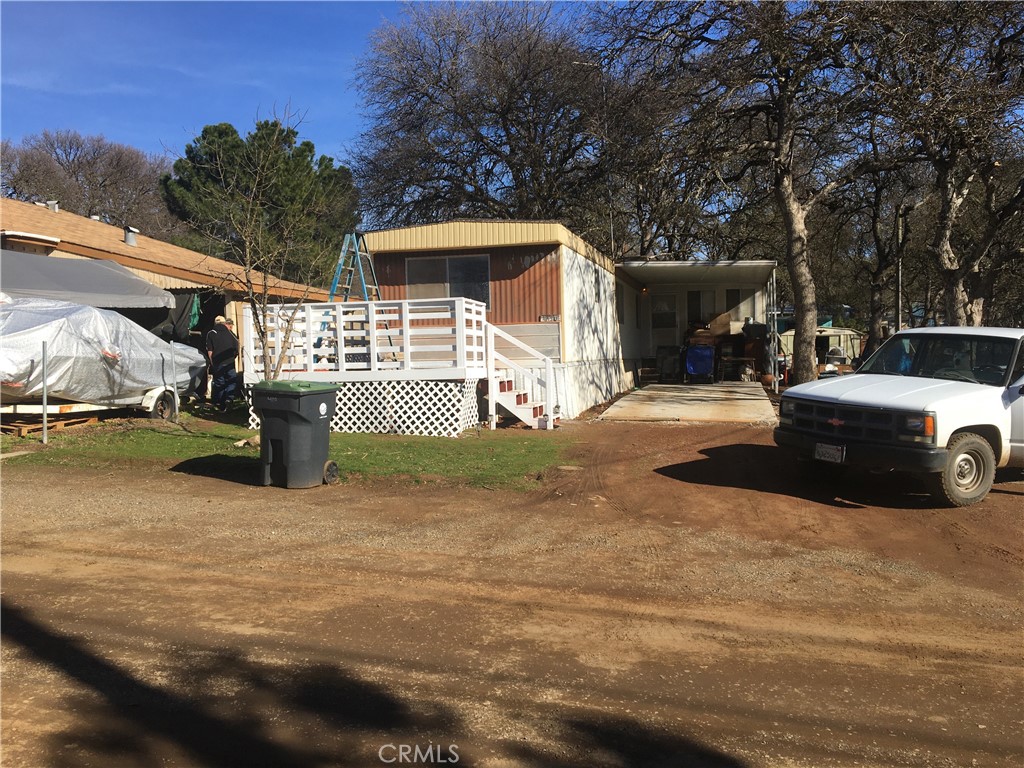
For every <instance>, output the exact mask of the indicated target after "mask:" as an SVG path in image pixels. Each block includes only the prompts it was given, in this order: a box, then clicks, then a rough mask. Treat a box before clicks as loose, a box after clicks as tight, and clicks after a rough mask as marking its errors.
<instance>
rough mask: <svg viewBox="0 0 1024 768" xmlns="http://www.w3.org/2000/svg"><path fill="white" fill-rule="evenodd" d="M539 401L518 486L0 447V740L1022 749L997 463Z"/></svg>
mask: <svg viewBox="0 0 1024 768" xmlns="http://www.w3.org/2000/svg"><path fill="white" fill-rule="evenodd" d="M563 429H564V430H566V431H567V432H568V433H569V434H570V435H571V436H572V437H575V438H576V439H577V440H578V441H579V443H578V449H577V451H576V456H575V457H574V460H575V461H576V463H578V464H579V465H580V467H581V468H579V469H571V468H568V467H566V468H562V469H560V470H558V471H557V472H554V473H552V475H551V476H550V477H547V478H546V479H545V481H544V483H543V487H542V489H541V490H539V491H536V492H534V493H530V494H511V493H504V492H496V491H490V490H487V489H466V488H452V487H445V486H441V485H430V484H421V485H411V484H399V483H391V484H387V485H383V486H370V485H340V486H334V487H323V488H319V489H314V490H308V491H288V490H284V489H277V488H261V487H256V486H253V485H249V484H247V483H246V482H239V481H238V479H232V478H224V477H210V476H204V475H203V474H202V473H201V472H200V473H199V474H195V472H196V469H195V465H194V464H193V465H192V466H191V467H190V468H189V472H192V473H191V474H190V473H186V472H184V471H181V468H178V469H177V470H176V469H175V468H173V467H153V468H152V469H151V470H150V471H144V472H139V471H138V470H132V471H127V470H126V471H113V472H111V471H99V470H91V471H75V472H74V473H67V472H63V471H61V470H58V469H35V468H27V467H18V466H17V464H16V463H14V464H10V465H7V466H5V467H4V469H3V498H2V502H3V564H2V565H3V616H2V624H0V628H2V633H3V647H2V661H3V669H2V672H3V691H2V693H3V698H2V713H0V714H2V725H3V745H2V746H3V755H2V757H3V765H4V767H5V768H14V767H16V766H32V767H35V766H105V767H109V766H140V767H141V766H153V765H170V766H235V765H238V766H261V765H265V766H309V767H312V766H374V765H376V766H382V765H402V764H413V763H415V764H419V765H428V764H432V765H452V764H457V765H464V766H491V767H495V768H497V767H499V766H528V767H538V768H539V767H541V766H544V767H547V766H551V767H553V768H585V767H586V768H590V767H592V766H625V767H630V768H640V767H646V766H672V767H673V768H675V767H683V768H690V767H691V766H693V767H697V768H739V767H740V766H748V767H752V766H807V767H808V768H812V767H813V768H827V767H828V766H878V767H879V768H881V767H882V766H885V767H890V766H928V767H929V768H935V767H942V766H1016V765H1021V764H1024V747H1022V734H1024V728H1022V723H1021V716H1022V710H1021V701H1022V694H1024V675H1022V667H1024V664H1022V661H1024V651H1022V643H1021V638H1022V629H1024V621H1022V610H1021V609H1022V600H1021V598H1022V573H1024V567H1022V566H1024V483H1022V482H1020V481H1019V480H1018V479H1017V478H1016V477H1003V478H1002V480H1001V482H1000V484H999V486H998V487H997V488H996V490H995V492H993V493H992V494H991V496H990V497H989V499H987V500H986V501H985V502H984V503H983V504H981V505H979V506H977V507H974V508H971V509H968V510H964V511H952V510H947V509H935V508H933V507H932V506H931V504H930V502H929V500H928V499H927V497H925V496H923V495H921V494H920V493H918V489H917V488H916V487H914V486H913V484H908V483H906V482H905V481H903V480H900V479H898V478H884V479H879V478H875V477H869V476H858V477H854V478H853V479H852V480H851V481H850V482H848V483H846V484H844V485H842V486H839V487H831V486H826V485H824V484H819V485H811V486H807V485H803V484H801V483H800V482H799V481H797V480H795V479H792V478H791V477H790V474H789V472H788V471H787V467H786V466H785V465H784V464H782V463H781V461H780V456H779V453H778V452H777V451H776V450H775V449H774V447H772V444H771V433H770V430H769V429H767V428H763V427H748V426H740V425H719V426H692V425H684V424H675V425H663V424H615V423H601V424H591V423H570V424H567V425H566V426H564V427H563ZM536 437H537V439H545V436H544V434H542V433H538V434H537V435H536ZM246 479H248V478H246Z"/></svg>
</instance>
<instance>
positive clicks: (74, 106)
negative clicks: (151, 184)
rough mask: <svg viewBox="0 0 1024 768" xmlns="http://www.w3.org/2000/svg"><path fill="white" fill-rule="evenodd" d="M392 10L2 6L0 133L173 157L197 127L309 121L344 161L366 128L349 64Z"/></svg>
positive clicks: (394, 15)
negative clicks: (50, 133) (94, 140)
mask: <svg viewBox="0 0 1024 768" xmlns="http://www.w3.org/2000/svg"><path fill="white" fill-rule="evenodd" d="M400 14H401V7H400V6H399V5H398V4H397V3H391V2H284V3H281V2H255V3H254V2H223V1H222V2H105V3H93V2H70V3H69V2H19V1H17V0H3V2H2V3H0V133H2V135H3V138H5V139H10V140H12V141H14V142H15V143H18V142H20V141H21V139H22V138H24V137H25V136H28V135H32V134H37V133H39V132H41V131H43V130H44V129H50V130H60V129H72V130H76V131H78V132H79V133H81V134H83V135H100V134H101V135H103V136H105V137H106V138H107V139H108V140H110V141H114V142H117V143H121V144H127V145H129V146H133V147H136V148H138V149H141V150H143V151H144V152H149V153H164V152H168V153H169V154H170V155H171V156H172V157H176V156H178V155H179V154H181V152H182V151H183V150H184V148H185V145H186V144H187V143H188V142H189V141H190V140H191V139H192V138H193V137H194V136H196V135H197V134H198V133H199V132H200V131H201V130H202V128H203V126H205V125H208V124H211V123H222V122H228V123H232V124H233V125H234V126H235V127H236V128H238V129H239V132H241V133H243V134H244V133H246V132H247V131H248V130H249V129H251V127H252V125H253V123H254V121H255V119H256V117H257V115H259V116H260V117H261V118H262V117H271V116H273V115H274V114H275V112H276V113H278V114H281V113H283V112H284V110H285V108H286V107H287V106H288V105H289V104H290V105H291V108H292V109H293V110H299V111H300V112H302V113H303V114H304V118H303V122H302V124H301V125H300V126H299V135H300V137H301V138H303V139H309V140H311V141H313V143H314V144H315V145H316V148H317V152H318V153H320V154H327V155H331V156H333V157H336V158H339V159H342V160H344V159H345V157H346V156H347V153H348V151H349V150H350V149H351V146H352V142H353V140H354V139H355V137H356V136H357V134H358V133H359V131H360V129H361V126H362V123H361V119H362V115H361V114H360V112H361V109H360V105H359V96H358V94H357V93H356V91H355V89H354V87H353V84H354V65H355V63H356V62H357V61H358V60H359V58H360V56H361V55H362V54H363V53H364V51H365V49H366V46H367V43H368V41H369V38H370V35H371V34H372V32H373V31H374V29H376V28H377V27H378V26H380V25H381V24H382V23H383V22H384V21H385V20H386V19H392V20H397V19H398V18H399V17H400Z"/></svg>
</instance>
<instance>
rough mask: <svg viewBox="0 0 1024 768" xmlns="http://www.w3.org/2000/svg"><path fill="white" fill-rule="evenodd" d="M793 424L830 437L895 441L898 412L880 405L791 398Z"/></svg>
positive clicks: (801, 428)
mask: <svg viewBox="0 0 1024 768" xmlns="http://www.w3.org/2000/svg"><path fill="white" fill-rule="evenodd" d="M793 402H794V410H793V427H794V429H798V430H800V431H801V432H811V433H813V434H815V435H821V436H822V437H830V438H833V439H834V438H840V437H841V438H848V439H851V440H870V441H873V442H883V443H895V442H898V438H897V434H896V428H897V414H896V413H895V412H893V411H886V410H882V409H879V408H861V407H857V406H848V405H842V406H837V405H830V404H828V403H814V402H810V401H807V400H797V399H795V398H794V400H793Z"/></svg>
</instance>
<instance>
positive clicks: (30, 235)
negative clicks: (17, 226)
mask: <svg viewBox="0 0 1024 768" xmlns="http://www.w3.org/2000/svg"><path fill="white" fill-rule="evenodd" d="M0 235H3V236H4V237H24V238H26V239H28V240H38V241H39V242H41V243H53V244H54V245H56V244H57V243H59V242H60V238H59V237H50V236H49V235H37V234H35V233H34V232H18V231H16V230H13V229H0Z"/></svg>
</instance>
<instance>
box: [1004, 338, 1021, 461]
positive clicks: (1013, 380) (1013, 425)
mask: <svg viewBox="0 0 1024 768" xmlns="http://www.w3.org/2000/svg"><path fill="white" fill-rule="evenodd" d="M1006 397H1007V398H1008V400H1009V406H1010V464H1011V465H1013V466H1018V467H1024V344H1021V345H1020V348H1019V349H1018V350H1017V362H1016V363H1015V364H1014V366H1013V373H1012V374H1011V375H1010V386H1009V388H1008V389H1007V390H1006Z"/></svg>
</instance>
